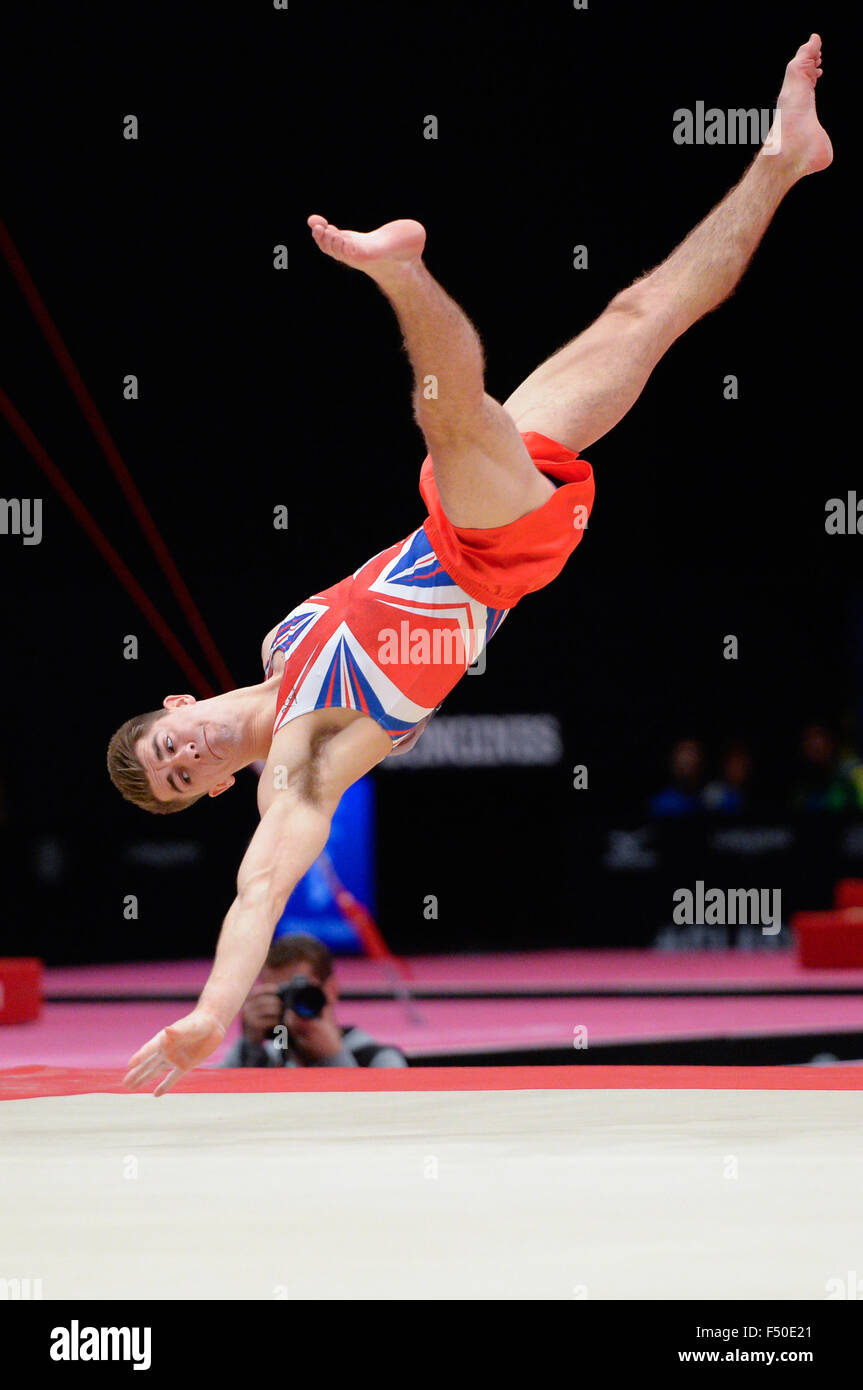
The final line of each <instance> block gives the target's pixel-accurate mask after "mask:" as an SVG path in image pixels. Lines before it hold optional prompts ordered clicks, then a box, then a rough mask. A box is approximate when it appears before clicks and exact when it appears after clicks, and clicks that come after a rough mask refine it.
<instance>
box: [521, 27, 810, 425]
mask: <svg viewBox="0 0 863 1390" xmlns="http://www.w3.org/2000/svg"><path fill="white" fill-rule="evenodd" d="M820 76H821V40H820V39H819V37H818V35H817V34H813V35H812V37H811V38H810V39H809V40H808V42H807V43H805V44H803V45H802V46H801V47H800V48H799V49H798V51H797V53H796V55H795V56H794V58H793V59H792V61H791V62H790V63H789V64H788V67H787V68H786V71H785V81H784V83H783V85H782V91H781V92H780V95H779V102H778V107H779V111H780V113H781V114H780V130H781V135H780V140H779V142H778V152H777V153H772V154H771V153H768V151H769V149H770V148H771V144H770V140H768V141H767V143H766V144H765V146H764V147H763V148H762V149H761V150H759V152H758V154H757V156H756V158H755V160H754V161H753V163H752V164H751V165H750V167H749V169H748V170H747V172H746V174H745V175H744V177H743V178H742V179H741V181H740V183H738V184H737V186H736V187H735V188H733V189H732V190H731V192H730V193H729V194H728V195H727V197H726V198H725V199H724V200H723V201H722V202H721V203H720V204H719V206H718V207H716V208H715V209H714V210H713V212H711V213H710V214H709V216H708V217H706V218H705V219H704V221H703V222H701V223H700V224H699V226H697V227H696V228H695V230H694V231H693V232H691V233H690V234H689V236H688V237H687V238H686V240H685V241H684V242H683V243H682V244H681V245H680V246H678V248H677V250H676V251H674V252H672V254H671V255H670V256H669V258H668V260H667V261H664V262H663V264H662V265H660V266H658V267H657V268H656V269H655V270H653V271H651V272H650V274H649V275H646V276H644V277H643V278H642V279H641V280H638V281H636V283H635V284H634V285H631V286H630V287H629V289H626V290H623V291H622V293H621V294H619V295H617V296H616V298H614V299H613V300H612V301H611V303H610V304H609V305H608V307H607V309H605V311H604V312H603V313H602V314H601V315H600V316H599V318H598V319H597V320H596V322H595V323H593V324H591V326H590V327H589V328H587V329H586V330H585V331H584V332H583V333H581V334H580V335H579V336H578V337H577V338H575V339H574V340H573V341H572V342H571V343H568V344H567V345H566V346H565V347H563V348H561V349H560V351H559V352H557V353H555V355H554V356H553V357H551V358H549V360H548V361H547V362H544V363H543V364H542V365H541V366H540V367H537V369H536V371H534V372H532V373H531V375H530V376H529V377H528V378H527V380H526V381H524V382H523V383H522V385H521V386H519V387H518V389H517V390H516V391H514V392H513V394H512V395H511V396H510V397H509V399H508V400H506V401H505V402H504V406H505V408H506V410H508V411H509V413H510V414H511V415H512V417H513V419H514V420H515V422H516V424H517V426H518V428H519V430H536V431H537V432H538V433H540V434H545V435H548V436H549V437H550V438H552V439H556V440H558V441H559V442H560V443H561V444H565V445H567V447H568V448H570V449H574V450H575V451H576V452H580V451H581V450H583V449H586V448H587V447H588V446H589V445H590V444H592V443H593V442H594V440H596V439H600V438H601V437H602V435H604V434H607V433H608V431H609V430H610V429H611V428H612V427H613V426H614V425H616V424H617V422H618V420H620V419H622V418H623V416H624V415H625V414H626V412H627V411H628V410H629V409H630V407H631V406H632V405H633V404H634V402H635V401H636V400H637V399H638V397H639V396H640V394H641V391H642V389H643V387H644V385H645V383H646V381H647V379H648V377H649V376H650V373H651V372H652V371H653V368H654V367H655V366H656V364H657V362H658V361H659V360H660V358H661V357H662V355H663V354H664V353H665V352H666V351H667V350H668V348H669V347H670V346H671V344H672V343H673V342H674V341H675V340H676V339H677V338H679V337H680V335H681V334H682V333H685V332H686V330H687V328H689V327H691V325H692V324H693V323H695V322H696V320H697V319H700V318H701V317H702V316H703V315H704V314H707V313H709V312H710V310H711V309H715V308H716V306H717V305H718V304H721V303H722V301H723V300H724V299H726V298H727V297H728V296H729V295H730V294H731V293H732V291H733V290H734V288H735V286H736V285H737V283H738V281H739V280H740V278H741V276H742V275H743V272H744V270H745V269H746V266H747V265H748V264H749V261H750V259H751V257H752V255H753V253H754V251H755V248H756V247H757V245H758V243H759V241H760V240H761V238H762V236H763V235H764V233H765V231H766V229H767V227H768V225H769V223H770V220H771V218H772V217H773V214H774V213H775V212H776V209H777V208H778V206H779V204H780V202H781V201H782V199H783V198H784V197H785V194H786V193H787V192H788V190H789V189H790V188H791V187H792V185H793V184H795V183H796V182H797V181H798V179H801V178H803V177H804V175H806V174H810V173H815V172H816V171H817V170H819V169H824V168H826V167H827V165H828V164H829V163H830V161H831V159H832V157H833V152H832V149H831V145H830V141H829V139H828V138H827V135H826V134H825V132H824V130H823V129H822V127H821V126H820V125H819V123H818V117H817V115H816V112H815V84H816V82H817V81H818V78H819V77H820ZM774 134H775V132H774Z"/></svg>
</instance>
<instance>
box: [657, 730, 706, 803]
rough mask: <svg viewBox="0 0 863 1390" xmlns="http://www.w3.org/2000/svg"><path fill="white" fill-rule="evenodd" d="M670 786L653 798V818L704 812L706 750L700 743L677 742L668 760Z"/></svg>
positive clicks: (689, 741) (694, 740) (696, 740)
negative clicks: (702, 792)
mask: <svg viewBox="0 0 863 1390" xmlns="http://www.w3.org/2000/svg"><path fill="white" fill-rule="evenodd" d="M669 773H670V778H671V780H670V782H669V784H668V786H667V787H664V788H663V789H662V791H659V792H657V793H656V794H655V795H654V796H652V797H651V798H650V801H649V802H648V807H649V809H650V812H651V814H652V815H654V816H690V815H692V814H694V813H695V812H697V811H700V810H701V809H702V806H701V801H700V799H699V795H700V792H701V786H702V783H703V781H704V749H703V747H702V745H701V743H700V742H699V741H698V739H695V738H681V739H678V740H677V742H676V743H675V745H674V747H673V748H672V750H671V756H670V758H669Z"/></svg>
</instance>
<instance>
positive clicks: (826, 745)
mask: <svg viewBox="0 0 863 1390" xmlns="http://www.w3.org/2000/svg"><path fill="white" fill-rule="evenodd" d="M849 773H850V775H849ZM792 805H793V807H794V809H795V811H850V810H859V809H860V808H861V805H863V801H861V799H860V794H859V792H858V785H855V777H854V774H853V770H852V769H848V768H843V767H842V766H841V764H840V757H839V743H838V740H837V738H836V735H835V734H834V733H833V731H832V730H831V729H829V728H828V727H827V725H826V724H820V723H813V724H807V725H806V727H805V728H804V730H803V732H802V734H801V736H800V748H799V753H798V770H797V780H796V785H795V789H794V793H793V796H792Z"/></svg>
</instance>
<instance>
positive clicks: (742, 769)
mask: <svg viewBox="0 0 863 1390" xmlns="http://www.w3.org/2000/svg"><path fill="white" fill-rule="evenodd" d="M751 781H752V754H751V753H750V751H749V749H748V748H747V747H746V744H745V743H729V744H727V745H726V748H725V751H724V752H723V755H722V762H721V764H720V769H719V777H718V778H717V779H716V781H715V782H709V783H708V785H707V786H706V787H705V788H704V791H703V792H702V793H701V802H702V805H703V806H704V809H705V810H706V811H719V812H721V813H723V814H725V815H739V814H740V813H741V812H742V811H745V810H747V808H748V806H749V802H750V799H751V785H750V784H751Z"/></svg>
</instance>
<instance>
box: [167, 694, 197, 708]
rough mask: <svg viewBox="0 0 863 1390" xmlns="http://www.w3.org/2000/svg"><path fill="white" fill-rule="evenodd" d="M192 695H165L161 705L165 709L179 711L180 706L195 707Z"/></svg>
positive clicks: (195, 701) (195, 702)
mask: <svg viewBox="0 0 863 1390" xmlns="http://www.w3.org/2000/svg"><path fill="white" fill-rule="evenodd" d="M197 703H198V702H197V700H196V699H195V697H194V695H166V696H165V698H164V700H163V701H162V704H163V705H164V707H165V709H180V707H181V706H182V705H196V704H197Z"/></svg>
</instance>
